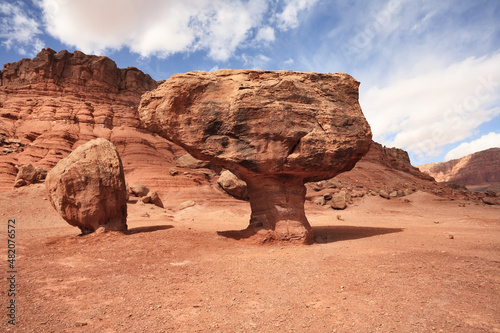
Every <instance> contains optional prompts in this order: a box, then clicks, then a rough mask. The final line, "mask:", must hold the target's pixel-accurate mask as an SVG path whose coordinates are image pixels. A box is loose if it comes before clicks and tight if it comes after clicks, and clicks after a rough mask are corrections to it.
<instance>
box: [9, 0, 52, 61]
mask: <svg viewBox="0 0 500 333" xmlns="http://www.w3.org/2000/svg"><path fill="white" fill-rule="evenodd" d="M41 33H42V31H41V30H40V25H39V22H38V21H36V20H35V19H34V18H33V17H32V16H30V15H29V13H27V10H26V8H24V7H23V5H22V3H7V2H1V3H0V39H3V42H2V44H3V45H4V46H5V48H6V49H7V50H10V49H15V51H16V52H17V53H19V54H21V55H23V56H25V55H30V56H33V55H35V54H36V53H37V52H39V51H40V49H41V48H43V45H44V43H43V41H42V40H41V39H40V38H39V35H41Z"/></svg>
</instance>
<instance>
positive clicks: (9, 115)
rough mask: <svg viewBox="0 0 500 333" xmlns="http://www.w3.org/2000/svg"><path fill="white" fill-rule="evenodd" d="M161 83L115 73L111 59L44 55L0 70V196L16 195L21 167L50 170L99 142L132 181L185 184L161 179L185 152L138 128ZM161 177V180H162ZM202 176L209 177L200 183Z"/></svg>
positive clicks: (128, 71) (124, 72) (62, 53)
mask: <svg viewBox="0 0 500 333" xmlns="http://www.w3.org/2000/svg"><path fill="white" fill-rule="evenodd" d="M157 85H158V83H157V82H156V81H155V80H153V79H152V78H151V77H150V76H149V75H147V74H144V73H143V72H141V71H140V70H138V69H137V68H133V67H129V68H126V69H119V68H117V66H116V64H115V62H114V61H112V60H111V59H109V58H107V57H99V56H93V55H85V54H84V53H82V52H78V51H75V52H74V53H70V52H67V51H60V52H57V53H56V52H55V51H53V50H51V49H44V50H42V51H41V52H40V53H39V54H38V55H37V56H36V57H35V58H34V59H23V60H21V61H18V62H14V63H9V64H5V65H4V69H3V70H2V71H0V144H1V145H2V147H3V154H1V152H0V191H6V190H10V189H12V186H13V182H14V179H15V177H16V174H17V172H18V169H19V168H20V166H22V165H25V164H29V163H32V164H33V165H34V166H36V167H43V168H46V169H51V168H52V167H54V166H55V164H56V163H57V162H58V161H59V160H60V159H61V158H63V157H66V156H67V155H68V154H69V153H70V152H71V151H73V150H74V149H76V148H77V147H78V146H80V145H82V144H84V143H86V142H88V141H89V140H91V139H95V138H98V137H102V138H105V139H107V140H109V141H111V142H112V143H113V144H114V145H115V146H116V147H117V149H118V151H119V153H120V156H121V158H122V161H123V164H124V169H125V172H126V174H127V175H128V178H129V179H130V181H132V182H135V179H140V180H141V181H143V182H144V181H145V182H149V183H150V184H149V185H152V186H153V187H155V188H158V187H159V186H158V182H159V183H162V184H163V185H165V183H168V182H172V183H174V184H176V183H179V182H181V183H182V182H183V180H180V178H182V177H177V178H175V179H174V178H172V179H171V178H167V177H162V175H161V174H160V173H159V172H158V169H159V168H160V167H161V166H162V165H165V164H167V165H174V162H173V161H174V160H175V158H176V157H178V156H180V155H182V154H183V153H185V152H184V151H183V150H182V149H180V148H179V147H177V146H175V145H172V144H171V143H170V142H168V141H167V140H165V139H163V138H161V137H158V136H156V135H153V134H151V133H149V132H147V131H143V130H141V129H139V128H138V125H139V119H138V114H137V106H138V104H139V101H140V98H141V96H142V94H143V93H144V92H146V91H149V90H151V89H153V88H155V87H156V86H157ZM159 175H160V176H159ZM201 178H204V177H201Z"/></svg>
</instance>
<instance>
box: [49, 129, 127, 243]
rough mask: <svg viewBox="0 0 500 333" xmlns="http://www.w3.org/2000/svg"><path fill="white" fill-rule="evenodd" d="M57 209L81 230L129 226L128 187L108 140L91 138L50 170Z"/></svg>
mask: <svg viewBox="0 0 500 333" xmlns="http://www.w3.org/2000/svg"><path fill="white" fill-rule="evenodd" d="M45 186H46V188H47V194H48V197H49V200H50V203H51V204H52V206H53V207H54V209H55V210H56V211H57V212H58V213H59V214H60V215H61V216H62V218H63V219H64V220H66V222H68V223H69V224H71V225H73V226H76V227H78V228H80V230H81V231H82V234H88V233H92V232H94V231H96V230H97V229H98V228H104V229H105V230H110V231H125V230H127V190H126V184H125V175H124V173H123V165H122V163H121V160H120V156H119V155H118V151H117V150H116V148H115V146H114V145H113V144H112V143H111V142H109V141H108V140H105V139H102V138H98V139H94V140H91V141H89V142H87V143H85V144H83V145H81V146H79V147H78V148H77V149H75V150H74V151H73V152H72V153H71V154H70V155H69V156H68V157H66V158H63V159H61V160H60V161H59V162H58V163H57V165H56V166H55V167H54V168H53V169H52V170H50V172H49V173H48V174H47V178H46V181H45Z"/></svg>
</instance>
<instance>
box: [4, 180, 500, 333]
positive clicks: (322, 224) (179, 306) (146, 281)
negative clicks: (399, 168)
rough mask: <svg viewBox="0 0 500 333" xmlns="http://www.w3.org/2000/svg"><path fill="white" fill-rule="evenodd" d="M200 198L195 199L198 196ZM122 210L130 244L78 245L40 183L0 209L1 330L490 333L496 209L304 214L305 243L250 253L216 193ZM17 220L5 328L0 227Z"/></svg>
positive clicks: (498, 321)
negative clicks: (310, 231) (11, 309)
mask: <svg viewBox="0 0 500 333" xmlns="http://www.w3.org/2000/svg"><path fill="white" fill-rule="evenodd" d="M208 192H210V190H209V189H201V190H200V193H208ZM171 195H172V196H171V197H170V198H165V197H163V200H164V202H165V203H166V204H167V208H166V209H161V208H158V207H154V206H151V205H141V204H136V203H130V205H129V222H128V224H129V229H130V230H129V232H128V233H127V234H125V235H124V234H120V233H107V234H92V235H88V236H84V237H80V236H78V229H77V228H74V227H71V226H69V225H67V224H66V223H65V222H64V221H63V220H62V219H61V218H60V217H59V216H58V215H56V213H55V211H54V210H53V209H52V207H50V204H49V203H48V201H47V200H45V198H44V192H43V185H32V186H30V187H28V188H21V189H18V190H15V191H11V192H5V193H2V197H1V199H0V216H1V228H2V231H1V239H0V244H3V245H2V250H1V253H2V258H4V260H3V261H2V262H3V264H2V277H3V278H2V281H3V282H2V284H1V287H0V288H2V292H1V298H0V303H1V308H2V309H3V310H2V311H3V312H4V314H3V315H2V316H1V318H2V321H1V326H0V331H4V332H251V331H252V332H500V206H486V205H479V204H473V203H470V202H467V203H466V204H465V207H459V204H460V203H461V202H459V201H457V200H455V201H451V200H446V199H442V198H439V197H436V196H433V195H431V194H427V193H424V192H417V193H414V194H412V195H410V196H407V197H404V198H396V199H391V200H385V199H382V198H379V197H365V198H363V199H362V200H361V201H359V202H358V203H357V204H356V205H355V206H351V207H349V208H348V209H347V210H345V211H334V210H331V209H325V208H323V207H320V206H315V205H313V204H310V203H306V213H307V216H308V218H309V221H310V222H311V224H312V225H313V227H314V231H315V234H316V238H315V239H316V243H315V244H313V245H310V246H289V245H288V246H287V245H283V244H268V245H256V244H252V243H250V242H248V241H245V240H234V239H231V238H227V237H224V236H221V235H219V234H218V233H217V231H225V230H233V229H243V228H245V227H246V225H247V223H248V218H249V214H250V208H249V204H248V203H246V202H238V201H235V200H233V199H230V198H228V197H225V196H223V195H219V194H217V195H213V197H211V198H210V197H207V198H204V199H200V198H201V197H203V196H202V195H200V194H199V193H198V195H197V196H193V200H194V201H196V202H197V205H195V206H193V207H189V208H186V209H183V210H179V209H178V205H177V202H176V201H175V199H176V198H178V197H185V196H188V195H185V194H184V195H183V194H179V195H178V196H177V195H175V193H171ZM9 218H15V220H16V238H15V241H16V261H15V268H16V270H17V273H16V285H15V287H16V297H15V301H16V325H15V326H12V325H9V324H8V323H7V320H8V317H7V306H8V304H9V303H8V302H9V300H10V297H8V296H7V291H8V289H9V284H8V281H7V277H8V274H7V270H8V263H7V261H6V259H7V238H6V234H7V222H8V219H9Z"/></svg>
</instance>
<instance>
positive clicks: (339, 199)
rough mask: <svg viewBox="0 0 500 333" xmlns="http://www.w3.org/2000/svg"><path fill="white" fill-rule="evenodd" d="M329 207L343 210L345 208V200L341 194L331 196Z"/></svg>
mask: <svg viewBox="0 0 500 333" xmlns="http://www.w3.org/2000/svg"><path fill="white" fill-rule="evenodd" d="M330 205H331V206H332V208H333V209H339V210H343V209H346V208H347V203H346V198H345V196H344V195H343V193H342V192H339V193H335V194H333V195H332V200H331V201H330Z"/></svg>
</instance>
